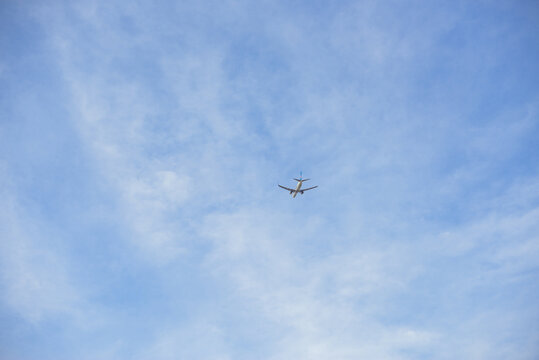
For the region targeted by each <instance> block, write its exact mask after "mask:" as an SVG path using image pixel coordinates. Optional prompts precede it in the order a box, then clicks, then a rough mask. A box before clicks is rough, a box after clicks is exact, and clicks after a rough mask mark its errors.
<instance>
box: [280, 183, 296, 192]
mask: <svg viewBox="0 0 539 360" xmlns="http://www.w3.org/2000/svg"><path fill="white" fill-rule="evenodd" d="M277 185H279V184H277ZM279 187H280V188H283V189H285V190H288V191H296V189H289V188H287V187H284V186H282V185H279Z"/></svg>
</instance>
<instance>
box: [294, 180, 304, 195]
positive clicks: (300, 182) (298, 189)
mask: <svg viewBox="0 0 539 360" xmlns="http://www.w3.org/2000/svg"><path fill="white" fill-rule="evenodd" d="M301 184H303V180H300V181H298V186H296V191H294V192H293V193H292V197H293V198H295V197H296V195H297V194H298V193H299V192H300V191H301Z"/></svg>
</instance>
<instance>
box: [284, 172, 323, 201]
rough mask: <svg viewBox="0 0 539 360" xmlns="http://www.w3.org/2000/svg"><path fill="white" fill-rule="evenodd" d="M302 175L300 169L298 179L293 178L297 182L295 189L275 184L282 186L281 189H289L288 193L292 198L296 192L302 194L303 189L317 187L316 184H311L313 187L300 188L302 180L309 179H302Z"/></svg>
mask: <svg viewBox="0 0 539 360" xmlns="http://www.w3.org/2000/svg"><path fill="white" fill-rule="evenodd" d="M302 176H303V175H302V173H301V171H300V172H299V179H294V180H296V181H297V182H298V185H297V186H296V188H295V189H290V188H287V187H285V186H282V185H279V184H277V185H279V187H280V188H282V189H285V190H287V191H290V195H292V197H293V198H295V197H296V195H297V194H298V193H300V194H302V195H303V192H304V191H307V190H311V189H314V188H317V187H318V185H316V186H313V187H310V188H307V189H302V188H301V185H302V184H303V182H304V181H307V180H310V179H303V178H302Z"/></svg>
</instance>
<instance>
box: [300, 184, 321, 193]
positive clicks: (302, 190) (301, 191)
mask: <svg viewBox="0 0 539 360" xmlns="http://www.w3.org/2000/svg"><path fill="white" fill-rule="evenodd" d="M317 187H318V185H316V186H313V187H310V188H307V189H301V190H300V191H299V192H300V193H302V194H303V192H304V191H307V190H311V189H314V188H317Z"/></svg>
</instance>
